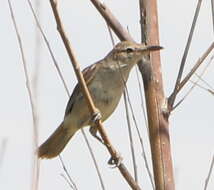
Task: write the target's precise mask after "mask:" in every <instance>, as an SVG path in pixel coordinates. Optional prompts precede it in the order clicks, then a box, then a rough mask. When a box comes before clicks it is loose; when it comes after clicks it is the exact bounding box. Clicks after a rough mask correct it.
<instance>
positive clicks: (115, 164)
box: [108, 153, 123, 168]
mask: <svg viewBox="0 0 214 190" xmlns="http://www.w3.org/2000/svg"><path fill="white" fill-rule="evenodd" d="M122 161H123V158H122V156H121V155H120V154H119V153H116V156H115V157H111V158H110V159H109V161H108V164H109V165H112V166H113V167H112V168H116V167H118V166H119V165H120V164H121V163H122Z"/></svg>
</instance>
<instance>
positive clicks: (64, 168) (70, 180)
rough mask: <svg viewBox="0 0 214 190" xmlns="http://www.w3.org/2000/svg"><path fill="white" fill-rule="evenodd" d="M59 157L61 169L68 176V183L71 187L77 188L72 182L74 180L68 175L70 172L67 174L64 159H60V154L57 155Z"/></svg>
mask: <svg viewBox="0 0 214 190" xmlns="http://www.w3.org/2000/svg"><path fill="white" fill-rule="evenodd" d="M59 159H60V163H61V164H62V168H63V170H64V171H65V173H66V175H67V177H68V179H69V180H68V179H67V178H66V179H67V180H68V182H69V184H72V187H73V188H75V189H78V188H77V186H76V184H75V183H74V181H73V180H72V178H71V176H70V174H69V172H68V170H67V168H66V167H65V164H64V161H63V160H62V157H61V155H59Z"/></svg>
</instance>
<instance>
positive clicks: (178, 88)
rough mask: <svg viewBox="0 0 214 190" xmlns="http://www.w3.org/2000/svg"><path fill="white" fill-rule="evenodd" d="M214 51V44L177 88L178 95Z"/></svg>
mask: <svg viewBox="0 0 214 190" xmlns="http://www.w3.org/2000/svg"><path fill="white" fill-rule="evenodd" d="M213 49H214V42H213V43H212V44H211V45H210V46H209V47H208V48H207V50H206V51H205V52H204V54H203V55H202V56H201V58H199V59H198V61H197V62H196V63H195V65H194V67H193V68H192V69H191V71H190V72H189V73H188V74H187V75H186V76H185V77H184V79H183V80H182V81H181V82H180V84H179V85H178V87H177V93H178V92H180V90H181V89H182V88H183V87H184V85H185V84H186V83H187V82H188V80H189V79H190V78H191V77H192V75H193V74H194V73H195V72H196V70H197V69H198V68H199V66H200V65H201V64H202V63H203V62H204V60H205V59H206V58H207V56H208V55H209V54H210V52H211V51H212V50H213Z"/></svg>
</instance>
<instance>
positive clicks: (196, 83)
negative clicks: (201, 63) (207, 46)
mask: <svg viewBox="0 0 214 190" xmlns="http://www.w3.org/2000/svg"><path fill="white" fill-rule="evenodd" d="M213 58H214V57H213V56H212V57H211V58H210V61H209V63H208V64H207V65H206V67H205V68H204V69H203V71H202V72H201V74H200V75H198V74H197V73H195V75H196V76H198V79H197V80H196V82H193V85H192V87H191V88H190V89H189V90H188V92H187V93H186V94H185V95H184V97H183V98H182V99H181V100H180V101H179V102H178V103H177V104H176V105H175V106H174V107H173V109H172V110H175V109H176V108H177V107H178V106H179V105H180V104H181V103H182V102H183V101H184V100H185V99H186V98H187V96H188V95H189V94H190V93H191V92H192V91H193V89H194V88H195V86H200V85H199V84H198V82H199V80H200V79H201V77H202V75H204V73H205V72H206V70H207V69H208V67H209V66H210V64H211V62H212V60H213Z"/></svg>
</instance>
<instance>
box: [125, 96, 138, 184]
mask: <svg viewBox="0 0 214 190" xmlns="http://www.w3.org/2000/svg"><path fill="white" fill-rule="evenodd" d="M123 97H124V103H125V110H126V121H127V125H128V132H129V142H130V149H131V153H132V162H133V168H134V178H135V181H136V182H138V173H137V162H136V157H135V149H134V142H133V135H132V129H131V122H130V117H129V110H128V104H127V97H126V92H124V94H123Z"/></svg>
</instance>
